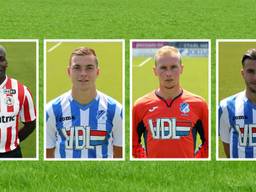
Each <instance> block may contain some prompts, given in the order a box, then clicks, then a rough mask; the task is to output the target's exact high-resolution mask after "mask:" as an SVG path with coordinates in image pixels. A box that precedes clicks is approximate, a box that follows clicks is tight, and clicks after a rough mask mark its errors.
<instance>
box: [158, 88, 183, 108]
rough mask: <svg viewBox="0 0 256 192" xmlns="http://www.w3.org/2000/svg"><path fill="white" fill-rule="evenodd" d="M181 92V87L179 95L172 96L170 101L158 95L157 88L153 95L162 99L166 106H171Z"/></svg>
mask: <svg viewBox="0 0 256 192" xmlns="http://www.w3.org/2000/svg"><path fill="white" fill-rule="evenodd" d="M182 94H183V89H182V90H181V93H180V94H179V95H177V96H176V97H174V98H173V99H172V100H171V101H169V102H170V103H168V101H166V100H165V99H164V98H163V97H161V96H160V95H158V94H157V90H155V95H156V96H157V97H158V98H159V99H160V100H162V101H163V102H164V103H165V104H166V105H167V107H171V106H172V103H173V102H174V101H175V100H176V99H178V98H179V97H180V96H181V95H182Z"/></svg>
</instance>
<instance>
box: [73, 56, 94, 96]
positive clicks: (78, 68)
mask: <svg viewBox="0 0 256 192" xmlns="http://www.w3.org/2000/svg"><path fill="white" fill-rule="evenodd" d="M68 74H69V77H70V79H71V81H72V84H73V88H74V89H76V90H78V91H88V90H91V89H96V79H97V77H98V75H99V68H98V66H97V60H96V57H95V56H94V55H73V56H72V57H71V59H70V65H69V67H68Z"/></svg>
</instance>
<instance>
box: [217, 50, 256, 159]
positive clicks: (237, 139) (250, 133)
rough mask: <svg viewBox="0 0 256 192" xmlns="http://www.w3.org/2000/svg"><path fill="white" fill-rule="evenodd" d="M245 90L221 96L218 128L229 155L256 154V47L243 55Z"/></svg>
mask: <svg viewBox="0 0 256 192" xmlns="http://www.w3.org/2000/svg"><path fill="white" fill-rule="evenodd" d="M241 75H242V77H243V79H244V82H245V87H246V88H245V90H244V91H242V92H240V93H237V94H235V95H233V96H230V97H228V98H226V99H223V100H222V101H221V102H220V107H219V131H220V138H221V140H222V143H223V146H224V151H225V154H226V156H227V157H228V158H256V49H255V48H254V49H249V50H248V51H247V52H246V53H245V54H244V55H243V57H242V69H241Z"/></svg>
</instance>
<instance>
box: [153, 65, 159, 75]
mask: <svg viewBox="0 0 256 192" xmlns="http://www.w3.org/2000/svg"><path fill="white" fill-rule="evenodd" d="M153 72H154V74H155V76H158V74H157V71H156V67H153Z"/></svg>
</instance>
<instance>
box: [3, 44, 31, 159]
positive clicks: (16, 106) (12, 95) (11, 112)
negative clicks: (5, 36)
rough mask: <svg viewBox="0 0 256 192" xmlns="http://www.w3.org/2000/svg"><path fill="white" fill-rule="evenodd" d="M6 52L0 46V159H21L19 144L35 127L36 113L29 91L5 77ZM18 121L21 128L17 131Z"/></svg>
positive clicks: (15, 81) (6, 65)
mask: <svg viewBox="0 0 256 192" xmlns="http://www.w3.org/2000/svg"><path fill="white" fill-rule="evenodd" d="M7 67H8V62H7V58H6V50H5V48H4V47H3V46H0V157H1V158H21V157H22V153H21V148H20V142H21V141H23V140H24V139H26V138H27V137H28V136H29V135H30V134H31V133H32V132H33V130H34V129H35V127H36V113H35V108H34V104H33V100H32V96H31V93H30V91H29V89H28V88H27V87H26V86H24V85H22V84H21V83H20V82H18V81H17V80H15V79H13V78H10V77H8V76H7V75H6V69H7ZM19 121H21V122H22V123H23V125H24V126H23V127H22V128H20V129H19Z"/></svg>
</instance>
